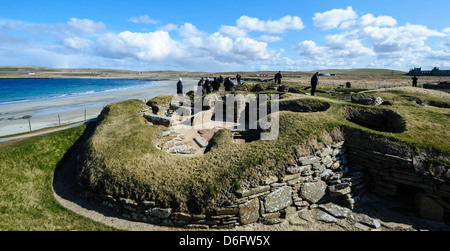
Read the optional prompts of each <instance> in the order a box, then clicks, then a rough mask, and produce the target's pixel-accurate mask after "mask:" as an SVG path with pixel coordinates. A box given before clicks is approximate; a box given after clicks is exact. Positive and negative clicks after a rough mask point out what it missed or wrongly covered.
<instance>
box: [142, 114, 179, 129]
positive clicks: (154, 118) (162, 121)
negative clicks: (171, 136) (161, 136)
mask: <svg viewBox="0 0 450 251" xmlns="http://www.w3.org/2000/svg"><path fill="white" fill-rule="evenodd" d="M144 118H145V119H146V120H147V121H148V122H151V123H153V124H154V125H163V126H167V127H169V126H171V125H172V123H173V119H172V118H169V117H165V116H160V115H156V114H152V113H144Z"/></svg>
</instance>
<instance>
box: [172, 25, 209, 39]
mask: <svg viewBox="0 0 450 251" xmlns="http://www.w3.org/2000/svg"><path fill="white" fill-rule="evenodd" d="M177 30H178V32H179V34H180V36H182V37H196V36H204V35H206V32H203V31H200V30H198V29H197V27H195V26H194V25H193V24H191V23H185V24H183V25H182V26H180V27H179V28H178V29H177Z"/></svg>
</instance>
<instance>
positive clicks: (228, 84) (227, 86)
mask: <svg viewBox="0 0 450 251" xmlns="http://www.w3.org/2000/svg"><path fill="white" fill-rule="evenodd" d="M224 86H225V91H227V92H230V91H232V90H233V86H234V83H233V82H231V79H230V77H228V78H227V80H225V83H224Z"/></svg>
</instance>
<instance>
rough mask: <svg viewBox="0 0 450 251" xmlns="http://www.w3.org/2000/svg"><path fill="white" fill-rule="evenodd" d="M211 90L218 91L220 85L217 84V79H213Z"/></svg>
mask: <svg viewBox="0 0 450 251" xmlns="http://www.w3.org/2000/svg"><path fill="white" fill-rule="evenodd" d="M212 88H213V92H216V91H219V89H220V83H219V80H217V78H214V80H213V82H212Z"/></svg>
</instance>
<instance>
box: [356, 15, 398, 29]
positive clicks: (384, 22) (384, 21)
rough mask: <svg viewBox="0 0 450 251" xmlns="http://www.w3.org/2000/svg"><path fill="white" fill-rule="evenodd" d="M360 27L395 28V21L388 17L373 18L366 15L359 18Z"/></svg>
mask: <svg viewBox="0 0 450 251" xmlns="http://www.w3.org/2000/svg"><path fill="white" fill-rule="evenodd" d="M360 22H361V25H363V26H395V25H397V20H395V19H394V18H393V17H390V16H379V17H374V16H373V15H372V14H367V15H364V16H362V17H361V21H360Z"/></svg>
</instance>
